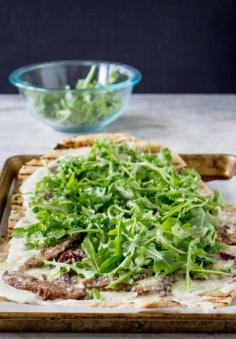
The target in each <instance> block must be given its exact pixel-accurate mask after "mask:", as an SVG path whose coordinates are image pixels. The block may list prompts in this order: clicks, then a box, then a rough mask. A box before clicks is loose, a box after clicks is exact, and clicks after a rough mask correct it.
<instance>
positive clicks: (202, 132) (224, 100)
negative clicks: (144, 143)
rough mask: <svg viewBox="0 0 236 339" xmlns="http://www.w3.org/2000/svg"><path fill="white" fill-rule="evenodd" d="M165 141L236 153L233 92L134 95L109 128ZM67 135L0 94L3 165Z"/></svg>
mask: <svg viewBox="0 0 236 339" xmlns="http://www.w3.org/2000/svg"><path fill="white" fill-rule="evenodd" d="M107 131H109V132H128V133H131V134H134V135H136V136H139V137H144V138H148V139H153V140H156V141H159V142H160V143H163V144H166V145H167V146H169V147H170V148H171V149H172V150H173V151H175V152H180V153H219V152H222V153H233V154H236V96H235V95H155V94H150V95H149V94H148V95H134V96H133V97H132V100H131V102H130V104H129V106H128V108H127V111H126V112H125V113H124V115H123V116H122V117H120V118H119V119H118V120H117V121H116V122H115V123H113V124H112V125H110V126H109V127H108V128H107ZM66 136H67V135H66V134H63V133H59V132H56V131H54V130H52V129H51V128H50V127H47V126H45V125H43V124H42V123H40V122H38V121H37V120H36V119H35V118H34V117H33V116H31V115H30V113H29V112H28V111H27V109H26V107H25V105H24V103H23V102H22V101H21V100H20V98H19V97H18V96H16V95H0V166H2V164H3V162H4V161H5V159H6V158H7V157H9V156H11V155H14V154H23V153H28V154H37V153H38V154H40V153H43V152H45V151H47V150H49V149H50V148H52V147H53V146H54V145H55V144H56V143H57V142H58V141H60V140H61V139H62V138H63V137H66ZM78 337H79V338H81V339H82V338H86V339H89V338H111V337H112V338H114V339H115V338H117V339H118V338H119V339H120V338H127V339H134V338H137V339H148V338H150V339H151V338H156V335H151V334H143V335H142V334H81V335H78V334H58V333H55V334H48V333H38V334H33V333H21V334H14V333H5V334H3V333H2V334H0V338H3V339H16V338H28V339H36V338H37V339H39V338H40V339H41V338H42V339H43V338H45V339H46V338H51V339H54V338H55V339H60V338H61V339H62V338H68V339H69V338H71V339H73V338H78ZM169 337H171V338H176V339H179V338H199V339H200V338H201V339H202V338H209V339H210V338H234V337H235V336H234V335H233V334H227V335H213V334H211V335H207V334H172V335H169V334H160V335H158V338H160V339H161V338H163V339H164V338H169Z"/></svg>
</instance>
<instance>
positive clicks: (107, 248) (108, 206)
mask: <svg viewBox="0 0 236 339" xmlns="http://www.w3.org/2000/svg"><path fill="white" fill-rule="evenodd" d="M199 182H200V176H199V174H198V173H197V172H196V171H194V170H193V169H189V168H185V169H181V170H177V169H176V168H175V167H174V166H173V165H172V162H171V154H170V151H169V150H168V149H163V150H162V151H161V152H160V153H159V154H158V156H156V155H154V154H152V153H151V152H147V153H143V152H140V151H136V150H132V149H131V148H129V147H128V146H127V145H126V144H122V145H119V146H118V145H115V144H114V143H112V142H108V141H104V140H97V141H96V142H95V143H94V145H93V147H92V149H91V151H90V153H89V155H87V156H83V157H71V158H67V159H66V160H65V159H64V160H63V161H62V160H61V161H60V162H59V164H58V171H57V173H53V172H52V173H50V174H49V175H48V176H46V177H44V178H43V179H42V181H40V182H39V183H37V187H36V191H35V193H34V195H33V197H32V199H31V203H30V206H31V208H32V210H33V212H34V214H35V216H36V218H37V220H38V221H37V222H36V223H35V224H33V225H30V226H29V227H26V228H16V229H15V231H14V235H15V236H18V237H22V236H25V244H26V246H27V247H28V248H40V247H42V246H52V245H53V244H55V243H56V242H58V241H60V240H61V239H63V238H65V237H68V236H69V237H71V236H73V235H75V234H78V233H81V234H83V236H84V238H83V242H82V249H83V250H84V251H85V253H86V255H87V257H86V258H84V259H83V260H81V261H79V262H76V263H74V264H67V263H65V264H60V263H56V262H54V265H55V266H57V265H58V268H59V269H62V270H67V271H69V270H73V271H74V272H76V273H77V274H78V276H80V277H86V278H87V277H96V276H103V275H105V276H107V275H112V276H114V277H116V279H115V280H114V281H112V282H111V283H110V285H109V288H115V287H116V286H117V285H118V284H120V283H127V284H132V283H133V280H132V277H133V275H134V274H138V273H142V272H145V271H146V270H147V268H149V267H153V268H154V271H155V273H161V274H163V275H168V274H171V273H174V272H179V273H180V274H183V275H185V276H186V283H187V286H188V288H189V286H190V280H191V277H192V278H205V277H207V276H209V274H227V273H226V272H224V271H214V270H211V269H210V268H211V265H212V264H213V263H214V262H215V261H216V253H217V252H218V251H219V249H220V244H219V243H218V241H217V228H218V226H219V220H218V217H217V214H218V211H219V208H220V201H219V194H217V193H216V194H215V195H214V196H205V195H202V194H200V193H199V192H198V186H199ZM50 265H52V262H50Z"/></svg>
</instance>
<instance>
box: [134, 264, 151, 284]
mask: <svg viewBox="0 0 236 339" xmlns="http://www.w3.org/2000/svg"><path fill="white" fill-rule="evenodd" d="M154 274H155V273H154V269H153V267H148V268H147V270H146V271H144V272H142V273H138V274H135V275H134V276H133V277H132V278H133V281H134V282H136V281H139V280H143V279H147V278H150V277H152V276H153V275H154Z"/></svg>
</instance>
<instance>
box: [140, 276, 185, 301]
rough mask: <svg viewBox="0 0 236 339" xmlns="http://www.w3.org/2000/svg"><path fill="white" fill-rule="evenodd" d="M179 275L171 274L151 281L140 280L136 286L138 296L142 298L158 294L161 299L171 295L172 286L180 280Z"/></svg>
mask: <svg viewBox="0 0 236 339" xmlns="http://www.w3.org/2000/svg"><path fill="white" fill-rule="evenodd" d="M178 277H179V276H178V275H177V274H171V275H168V276H165V277H163V276H161V275H160V276H157V277H153V278H151V279H144V280H140V281H139V282H138V283H137V286H136V292H137V295H138V296H141V295H143V294H146V293H150V292H157V293H159V295H160V296H161V297H165V296H168V295H170V294H171V290H172V285H173V284H174V283H175V282H176V281H177V280H178Z"/></svg>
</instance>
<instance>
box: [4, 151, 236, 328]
mask: <svg viewBox="0 0 236 339" xmlns="http://www.w3.org/2000/svg"><path fill="white" fill-rule="evenodd" d="M181 156H182V158H183V159H184V160H185V161H186V162H187V164H188V165H189V166H190V167H193V168H195V169H196V170H197V171H198V172H199V173H200V174H201V176H202V178H203V180H205V181H207V180H216V179H217V180H219V179H222V180H224V179H231V178H232V177H233V176H234V175H235V174H236V158H235V156H233V155H227V154H182V155H181ZM38 157H39V155H16V156H13V157H11V158H9V159H7V161H6V162H5V164H4V166H3V169H2V172H1V175H0V221H1V224H0V225H1V227H0V230H1V233H2V234H4V231H5V230H6V227H7V219H8V216H9V210H10V198H11V195H12V192H13V191H14V185H15V178H16V176H17V173H18V171H19V169H20V167H21V166H22V165H24V164H25V163H26V162H27V161H29V160H31V159H33V158H38ZM8 304H12V305H11V307H8ZM4 305H5V306H4ZM27 307H28V308H29V310H27V311H26V310H25V309H27ZM27 307H26V308H25V309H24V310H23V309H22V308H21V305H20V304H14V303H7V302H6V303H4V302H3V303H2V305H1V307H0V331H35V332H37V331H47V332H48V331H49V332H58V331H62V332H63V331H65V332H69V331H71V332H75V331H77V332H86V331H87V332H136V333H137V332H150V333H151V332H168V333H169V332H236V313H173V312H169V313H168V312H161V311H160V312H158V313H157V312H153V311H152V310H146V311H145V312H140V313H134V312H132V310H131V311H130V312H127V311H126V312H122V311H118V310H117V311H116V312H108V311H105V310H104V312H97V311H96V309H94V311H93V312H81V311H80V312H77V311H76V312H74V311H73V312H71V311H70V308H69V307H68V308H67V307H64V309H63V311H60V312H57V311H55V310H53V308H51V309H50V310H47V306H43V307H42V306H38V307H37V308H36V309H35V310H34V311H31V310H30V305H28V306H27ZM41 310H42V311H41Z"/></svg>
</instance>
